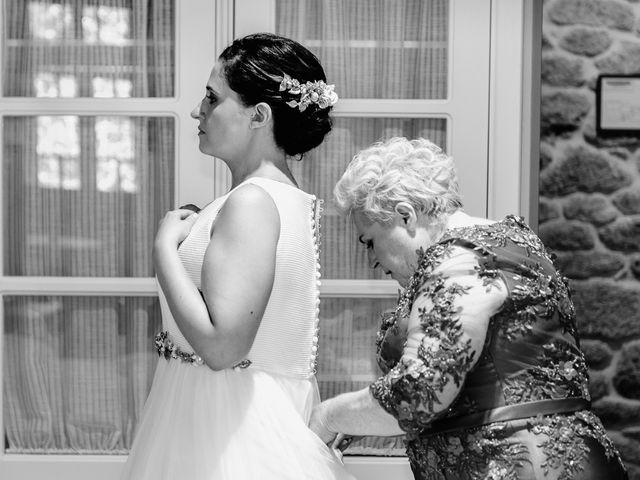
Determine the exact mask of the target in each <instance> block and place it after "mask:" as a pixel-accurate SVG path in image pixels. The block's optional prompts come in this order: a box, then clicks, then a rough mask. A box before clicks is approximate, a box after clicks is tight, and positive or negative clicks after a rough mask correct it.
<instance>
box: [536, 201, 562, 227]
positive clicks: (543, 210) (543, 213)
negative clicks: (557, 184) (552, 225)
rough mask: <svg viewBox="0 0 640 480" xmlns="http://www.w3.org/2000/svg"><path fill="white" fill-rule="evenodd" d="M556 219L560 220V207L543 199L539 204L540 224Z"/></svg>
mask: <svg viewBox="0 0 640 480" xmlns="http://www.w3.org/2000/svg"><path fill="white" fill-rule="evenodd" d="M555 218H560V207H558V206H557V205H556V204H555V203H553V202H548V201H546V200H545V199H544V198H541V199H540V202H539V203H538V223H539V224H542V223H545V222H548V221H549V220H553V219H555Z"/></svg>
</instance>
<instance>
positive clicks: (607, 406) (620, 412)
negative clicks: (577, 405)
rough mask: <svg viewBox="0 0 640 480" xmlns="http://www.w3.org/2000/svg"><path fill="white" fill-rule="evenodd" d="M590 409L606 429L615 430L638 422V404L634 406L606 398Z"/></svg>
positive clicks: (639, 418) (639, 413)
mask: <svg viewBox="0 0 640 480" xmlns="http://www.w3.org/2000/svg"><path fill="white" fill-rule="evenodd" d="M592 409H593V413H595V414H596V415H597V416H598V417H600V420H602V423H603V424H604V426H605V428H607V429H616V430H617V429H619V428H624V427H626V426H628V425H629V424H630V423H636V422H638V421H640V402H639V403H638V404H637V405H636V404H633V403H628V402H624V401H619V400H616V399H615V398H614V397H612V396H607V397H604V398H601V399H600V400H598V401H596V402H594V403H593V408H592Z"/></svg>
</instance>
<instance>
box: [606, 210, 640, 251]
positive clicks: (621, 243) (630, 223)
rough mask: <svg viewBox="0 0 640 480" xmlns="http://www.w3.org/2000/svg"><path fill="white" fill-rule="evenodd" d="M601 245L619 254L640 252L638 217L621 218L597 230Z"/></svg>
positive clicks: (639, 218) (639, 224) (639, 222)
mask: <svg viewBox="0 0 640 480" xmlns="http://www.w3.org/2000/svg"><path fill="white" fill-rule="evenodd" d="M598 235H599V237H600V240H601V241H602V243H604V244H605V245H606V246H607V247H608V248H610V249H611V250H618V251H620V252H629V253H633V252H637V251H640V216H637V215H636V216H633V217H621V218H618V219H617V220H616V221H614V222H613V223H610V224H608V225H607V226H605V227H602V228H601V229H599V230H598Z"/></svg>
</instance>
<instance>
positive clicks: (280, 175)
mask: <svg viewBox="0 0 640 480" xmlns="http://www.w3.org/2000/svg"><path fill="white" fill-rule="evenodd" d="M325 82H326V78H325V74H324V71H323V69H322V66H321V65H320V63H319V62H318V59H317V58H316V57H315V56H314V55H313V54H312V53H311V52H310V51H309V50H307V49H306V48H304V47H303V46H301V45H300V44H298V43H297V42H294V41H292V40H290V39H287V38H283V37H279V36H275V35H271V34H256V35H250V36H247V37H244V38H241V39H238V40H236V41H234V42H233V43H232V44H231V45H230V46H228V47H227V48H226V49H225V50H224V51H223V52H222V54H221V55H220V58H219V59H218V62H217V63H216V65H215V67H214V68H213V71H212V72H211V76H210V78H209V81H208V82H207V85H206V95H205V97H204V98H203V99H202V101H201V102H200V103H199V105H198V106H197V107H196V108H195V109H194V111H193V112H192V114H191V115H192V117H193V118H194V119H196V120H197V121H198V136H199V147H200V150H201V151H202V152H203V153H205V154H208V155H211V156H214V157H216V158H220V159H222V160H223V161H224V162H225V163H226V165H227V166H228V168H229V170H230V171H231V176H232V184H231V189H230V191H229V192H228V193H227V194H226V195H224V196H222V197H220V198H218V199H216V200H214V201H213V202H212V203H210V204H209V205H207V206H206V207H205V208H204V209H202V210H201V211H199V212H197V213H195V212H193V211H191V210H189V209H186V208H185V209H177V210H174V211H170V212H168V213H167V214H166V215H165V217H164V219H163V220H162V222H161V224H160V226H159V228H158V232H157V235H156V239H155V243H154V247H153V258H154V264H155V268H156V273H157V279H158V283H159V287H160V302H161V307H162V315H163V319H162V324H163V331H162V332H160V333H159V334H158V335H157V336H156V339H155V344H156V348H157V349H158V353H159V354H160V356H161V358H160V360H159V363H158V366H157V370H156V374H155V377H154V380H153V385H152V388H151V392H150V394H149V398H148V400H147V403H146V405H145V409H144V413H143V416H142V419H141V420H140V423H139V426H138V430H137V433H136V438H135V440H134V443H133V446H132V449H131V453H130V455H129V459H128V461H127V464H126V466H125V471H124V474H123V477H122V478H123V480H126V479H131V480H144V479H153V480H158V479H178V478H180V479H182V478H184V479H189V480H213V479H215V480H225V479H228V480H245V479H246V480H254V479H258V478H259V479H274V480H287V479H290V480H301V479H317V480H331V479H336V480H342V479H344V480H348V479H353V477H352V476H351V475H350V474H349V473H348V472H347V471H346V470H345V468H344V466H343V465H342V463H341V462H340V460H339V459H338V458H337V457H336V456H335V455H334V454H333V453H332V451H331V450H330V449H329V448H328V447H327V446H326V445H325V444H324V443H323V442H322V441H321V440H320V438H319V437H317V436H316V435H315V434H314V433H313V432H312V431H311V430H309V429H308V428H307V422H308V420H309V417H310V414H311V410H312V409H313V407H314V406H315V405H316V404H317V403H318V402H319V394H318V388H317V383H316V379H315V376H314V374H315V356H316V351H317V348H318V345H317V344H318V312H319V309H318V306H319V290H318V283H319V276H320V274H319V265H318V238H317V235H318V221H319V214H320V205H319V201H318V200H317V199H316V198H315V197H314V196H313V195H310V194H308V193H305V192H303V191H302V190H300V189H299V188H298V186H297V184H296V181H295V179H294V178H293V176H292V174H291V172H290V170H289V168H288V166H287V160H288V159H289V158H290V157H293V156H302V155H303V154H304V153H305V152H307V151H309V150H311V149H312V148H314V147H316V146H318V145H319V144H320V143H321V142H322V141H323V139H324V137H325V135H326V134H327V133H328V132H329V131H330V129H331V119H330V117H329V113H330V111H331V107H332V105H333V104H334V103H335V102H336V100H337V95H336V94H335V93H334V91H333V85H327V84H326V83H325Z"/></svg>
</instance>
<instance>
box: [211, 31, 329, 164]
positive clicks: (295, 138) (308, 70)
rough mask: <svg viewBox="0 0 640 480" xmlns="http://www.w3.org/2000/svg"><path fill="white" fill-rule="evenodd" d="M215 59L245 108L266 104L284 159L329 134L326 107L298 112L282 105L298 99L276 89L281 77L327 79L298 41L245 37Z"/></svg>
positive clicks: (270, 36)
mask: <svg viewBox="0 0 640 480" xmlns="http://www.w3.org/2000/svg"><path fill="white" fill-rule="evenodd" d="M220 60H221V62H222V75H223V76H224V78H225V80H226V81H227V84H228V85H229V87H231V89H232V90H233V91H234V92H236V93H237V94H238V96H239V97H240V99H241V100H242V102H243V103H244V104H245V105H246V106H249V105H256V104H257V103H260V102H265V103H268V104H269V106H270V107H271V110H272V112H273V135H274V138H275V142H276V144H277V145H278V146H279V147H280V148H282V149H283V150H284V151H285V153H286V154H287V155H291V156H295V155H302V154H304V153H306V152H308V151H309V150H311V149H312V148H315V147H317V146H318V145H320V143H322V140H324V137H325V135H326V134H327V133H329V132H330V131H331V126H332V122H331V117H330V116H329V113H330V111H331V107H328V108H320V107H319V106H318V105H317V104H311V105H310V106H309V107H308V108H307V109H305V110H304V111H302V112H301V111H300V110H299V109H298V108H295V107H291V106H289V105H287V103H286V102H288V101H290V100H298V99H299V96H298V97H296V96H294V95H291V94H290V93H288V92H287V91H280V90H279V87H280V81H281V80H282V78H283V76H284V75H285V74H286V75H289V76H290V77H291V78H293V79H296V80H298V81H299V82H300V83H305V82H308V81H310V82H313V81H317V80H322V81H325V82H326V80H327V79H326V76H325V73H324V70H323V68H322V65H320V62H319V61H318V58H317V57H316V56H315V55H314V54H313V53H312V52H310V51H309V50H308V49H307V48H305V47H303V46H302V45H301V44H299V43H298V42H296V41H294V40H291V39H290V38H285V37H281V36H279V35H274V34H270V33H257V34H253V35H248V36H246V37H242V38H239V39H237V40H235V41H234V42H233V43H232V44H231V45H229V46H228V47H227V48H225V49H224V51H223V52H222V53H221V54H220Z"/></svg>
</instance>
